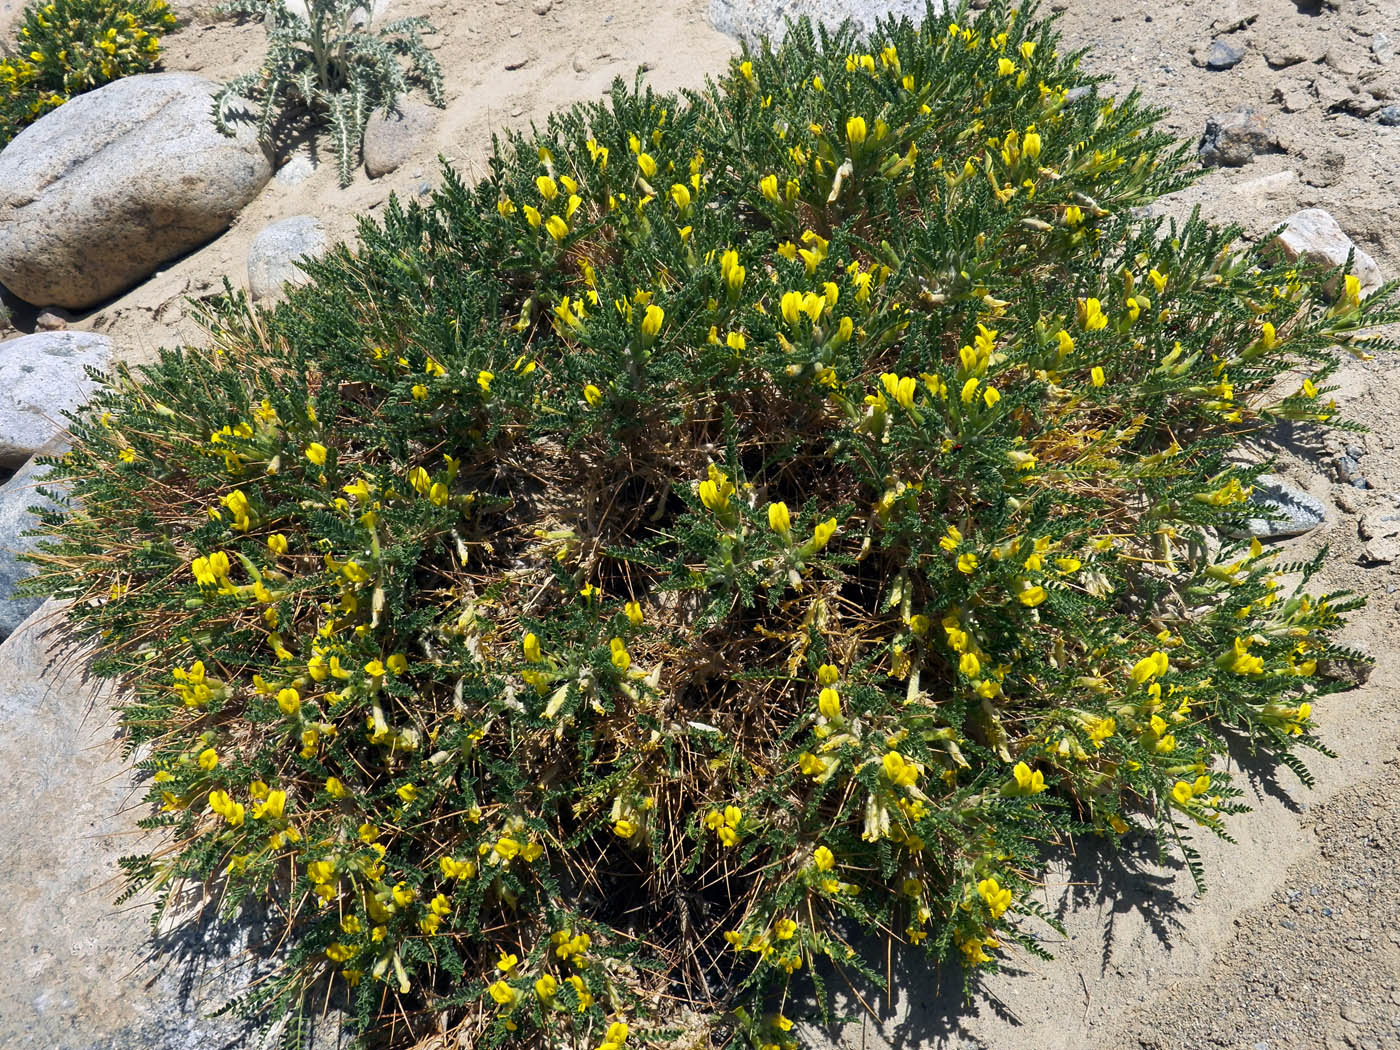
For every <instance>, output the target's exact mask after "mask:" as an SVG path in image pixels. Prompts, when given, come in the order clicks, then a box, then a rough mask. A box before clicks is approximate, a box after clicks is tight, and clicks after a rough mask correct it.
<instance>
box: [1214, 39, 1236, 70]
mask: <svg viewBox="0 0 1400 1050" xmlns="http://www.w3.org/2000/svg"><path fill="white" fill-rule="evenodd" d="M1243 60H1244V48H1242V47H1235V46H1233V45H1231V44H1227V43H1225V41H1223V40H1217V41H1216V42H1215V43H1213V44H1211V45H1210V51H1208V52H1207V53H1206V68H1207V69H1210V70H1214V71H1215V72H1221V71H1223V70H1226V69H1234V68H1235V67H1236V66H1237V65H1239V64H1240V62H1241V61H1243Z"/></svg>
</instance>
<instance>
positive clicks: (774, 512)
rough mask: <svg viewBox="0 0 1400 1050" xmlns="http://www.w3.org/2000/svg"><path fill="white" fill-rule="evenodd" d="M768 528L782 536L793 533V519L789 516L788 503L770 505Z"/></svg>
mask: <svg viewBox="0 0 1400 1050" xmlns="http://www.w3.org/2000/svg"><path fill="white" fill-rule="evenodd" d="M768 527H769V528H770V529H772V530H773V531H774V532H776V533H777V534H778V535H780V536H786V535H787V534H788V533H789V532H791V531H792V518H791V517H790V516H789V514H788V509H787V504H786V503H770V504H768Z"/></svg>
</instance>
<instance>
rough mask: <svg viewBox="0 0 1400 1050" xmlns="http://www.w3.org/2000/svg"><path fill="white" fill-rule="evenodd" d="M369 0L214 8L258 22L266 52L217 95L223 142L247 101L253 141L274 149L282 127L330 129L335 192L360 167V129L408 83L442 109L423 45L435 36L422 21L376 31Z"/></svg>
mask: <svg viewBox="0 0 1400 1050" xmlns="http://www.w3.org/2000/svg"><path fill="white" fill-rule="evenodd" d="M374 7H375V5H374V3H373V2H371V0H306V4H305V9H304V10H305V14H304V15H303V14H302V13H300V12H293V11H290V10H288V8H287V5H286V4H285V3H284V2H283V0H229V2H227V3H225V4H223V5H222V7H221V10H223V11H224V12H226V13H229V14H235V15H242V16H245V17H260V18H263V19H265V23H264V24H265V25H266V28H267V54H266V56H265V57H264V58H263V63H262V66H261V67H259V68H258V69H256V70H254V71H252V72H249V73H244V74H242V75H241V76H238V77H235V78H234V79H233V80H231V81H229V82H228V83H227V84H225V85H224V86H223V87H222V88H221V89H220V90H219V92H218V93H217V94H216V95H215V97H214V123H215V125H216V126H217V127H218V128H219V130H220V131H222V132H223V133H224V134H226V135H231V134H233V132H234V128H233V127H232V126H231V125H230V124H229V120H228V117H229V110H230V106H231V104H232V103H233V101H234V100H235V99H236V98H240V97H241V98H247V99H250V100H251V101H252V102H253V103H254V104H255V105H256V106H257V110H258V134H259V137H260V138H261V139H262V140H263V141H264V142H267V143H273V142H274V140H275V139H276V137H277V135H278V134H279V132H282V131H285V130H286V127H285V126H286V125H290V126H297V125H300V124H305V123H307V122H310V123H311V124H312V125H313V126H314V125H317V124H324V125H326V126H327V128H328V129H329V131H330V136H331V145H332V147H333V148H334V150H335V156H336V165H337V172H338V175H339V178H340V184H341V186H348V185H349V184H350V180H351V178H352V177H353V173H354V170H355V165H356V164H357V163H358V162H359V156H360V147H361V144H362V143H363V141H364V134H365V125H366V124H368V123H369V118H370V116H371V115H372V114H373V113H374V111H375V110H382V111H384V112H385V113H389V112H391V111H392V110H393V109H394V106H395V105H396V103H397V102H398V101H399V99H400V98H402V97H404V96H405V95H407V94H408V93H409V91H410V90H411V89H412V86H413V85H414V84H418V85H421V86H422V87H423V88H424V90H426V91H427V93H428V97H429V98H430V99H431V100H432V102H433V104H434V105H435V106H442V105H444V104H445V99H444V97H443V93H442V69H441V68H440V67H439V65H438V61H437V59H436V58H434V57H433V54H432V52H431V51H429V50H428V48H427V46H426V45H425V44H424V43H423V36H424V35H425V34H432V33H436V32H437V30H436V28H434V27H433V25H432V24H431V23H429V22H428V21H426V20H425V19H422V18H400V19H396V20H395V21H392V22H387V23H385V24H384V25H382V26H375V25H374Z"/></svg>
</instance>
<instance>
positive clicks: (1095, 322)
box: [1084, 299, 1108, 332]
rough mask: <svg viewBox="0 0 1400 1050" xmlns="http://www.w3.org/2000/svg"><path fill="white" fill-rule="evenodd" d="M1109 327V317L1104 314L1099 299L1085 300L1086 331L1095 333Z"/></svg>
mask: <svg viewBox="0 0 1400 1050" xmlns="http://www.w3.org/2000/svg"><path fill="white" fill-rule="evenodd" d="M1107 327H1108V317H1107V315H1106V314H1105V313H1104V312H1103V304H1102V303H1100V302H1099V301H1098V300H1097V299H1085V300H1084V330H1085V331H1086V332H1095V331H1098V330H1099V329H1100V328H1107Z"/></svg>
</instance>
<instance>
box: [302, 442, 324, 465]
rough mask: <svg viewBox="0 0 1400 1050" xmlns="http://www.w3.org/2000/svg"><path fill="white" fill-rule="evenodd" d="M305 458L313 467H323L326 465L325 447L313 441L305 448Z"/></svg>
mask: <svg viewBox="0 0 1400 1050" xmlns="http://www.w3.org/2000/svg"><path fill="white" fill-rule="evenodd" d="M306 458H307V459H309V460H310V461H311V463H312V464H313V465H314V466H318V467H324V466H325V465H326V446H325V445H323V444H321V443H320V442H319V441H313V442H311V444H309V445H307V446H306Z"/></svg>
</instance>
